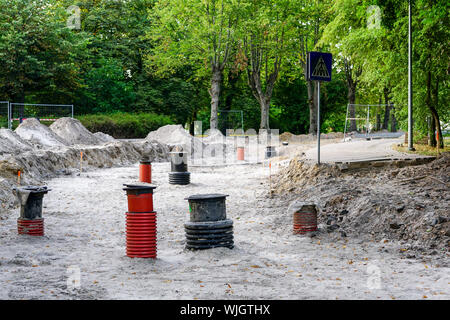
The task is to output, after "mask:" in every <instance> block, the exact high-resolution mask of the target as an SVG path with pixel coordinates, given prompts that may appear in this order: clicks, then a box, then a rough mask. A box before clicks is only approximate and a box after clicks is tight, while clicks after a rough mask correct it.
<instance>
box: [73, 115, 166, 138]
mask: <svg viewBox="0 0 450 320" xmlns="http://www.w3.org/2000/svg"><path fill="white" fill-rule="evenodd" d="M77 118H78V120H80V121H81V123H82V124H83V125H84V126H85V127H86V128H87V129H88V130H89V131H91V132H93V133H95V132H103V133H106V134H109V135H111V136H113V137H114V138H116V139H135V138H136V139H137V138H145V137H146V136H147V134H148V133H149V132H150V131H153V130H156V129H158V128H159V127H162V126H165V125H167V124H174V121H173V120H172V118H170V117H168V116H165V115H158V114H155V113H136V114H129V113H124V112H117V113H112V114H89V115H84V116H78V117H77Z"/></svg>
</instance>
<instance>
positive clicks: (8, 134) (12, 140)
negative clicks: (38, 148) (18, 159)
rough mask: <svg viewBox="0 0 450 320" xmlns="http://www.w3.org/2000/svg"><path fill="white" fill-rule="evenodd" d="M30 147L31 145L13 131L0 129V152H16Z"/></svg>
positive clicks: (27, 149) (28, 149)
mask: <svg viewBox="0 0 450 320" xmlns="http://www.w3.org/2000/svg"><path fill="white" fill-rule="evenodd" d="M32 149H33V147H32V146H31V145H30V144H29V143H28V142H27V141H25V140H23V139H22V138H21V137H20V136H19V135H18V134H17V133H15V132H14V131H11V130H9V129H0V154H4V153H7V154H18V153H22V152H26V151H30V150H32Z"/></svg>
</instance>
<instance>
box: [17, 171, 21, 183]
mask: <svg viewBox="0 0 450 320" xmlns="http://www.w3.org/2000/svg"><path fill="white" fill-rule="evenodd" d="M20 174H21V173H20V170H19V171H17V184H18V185H19V186H20Z"/></svg>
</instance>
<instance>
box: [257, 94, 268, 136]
mask: <svg viewBox="0 0 450 320" xmlns="http://www.w3.org/2000/svg"><path fill="white" fill-rule="evenodd" d="M259 104H260V107H261V123H260V125H259V127H260V128H261V129H269V109H270V98H262V99H261V100H260V103H259Z"/></svg>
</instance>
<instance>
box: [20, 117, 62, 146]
mask: <svg viewBox="0 0 450 320" xmlns="http://www.w3.org/2000/svg"><path fill="white" fill-rule="evenodd" d="M15 132H16V133H17V134H18V135H19V136H20V137H21V138H22V139H25V140H27V141H29V142H31V143H33V144H37V145H40V146H44V147H59V146H67V145H68V143H67V141H66V140H64V138H61V137H59V136H58V135H57V134H56V133H54V132H53V131H52V130H50V129H49V128H48V127H47V126H45V125H43V124H41V123H40V122H39V120H37V119H34V118H29V119H26V120H24V121H23V122H22V123H21V124H20V125H19V126H18V127H17V129H16V130H15Z"/></svg>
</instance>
